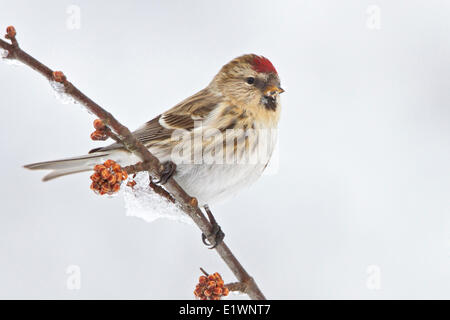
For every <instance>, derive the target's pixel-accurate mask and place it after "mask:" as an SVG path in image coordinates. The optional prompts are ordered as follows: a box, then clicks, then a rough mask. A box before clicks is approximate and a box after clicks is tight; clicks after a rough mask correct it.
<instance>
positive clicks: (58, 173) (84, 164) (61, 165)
mask: <svg viewBox="0 0 450 320" xmlns="http://www.w3.org/2000/svg"><path fill="white" fill-rule="evenodd" d="M108 155H109V153H107V152H96V153H93V154H87V155H84V156H80V157H74V158H67V159H61V160H53V161H45V162H37V163H32V164H27V165H25V166H24V167H25V168H27V169H31V170H52V171H51V172H50V173H49V174H47V175H46V176H45V177H44V178H43V179H42V180H43V181H49V180H52V179H55V178H58V177H62V176H66V175H69V174H73V173H79V172H84V171H90V170H92V169H93V167H94V166H95V165H96V164H99V163H101V162H103V161H104V160H106V157H107V156H108ZM103 159H104V160H103Z"/></svg>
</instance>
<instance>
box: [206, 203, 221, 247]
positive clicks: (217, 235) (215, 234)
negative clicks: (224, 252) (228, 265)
mask: <svg viewBox="0 0 450 320" xmlns="http://www.w3.org/2000/svg"><path fill="white" fill-rule="evenodd" d="M204 208H205V211H206V214H207V215H208V219H209V222H210V223H211V226H212V228H211V232H210V234H209V236H206V235H205V234H204V233H202V241H203V243H204V244H205V245H206V246H208V247H209V249H214V248H215V247H217V246H218V245H219V244H220V243H221V242H222V241H223V239H224V238H225V233H223V231H222V229H221V228H220V226H219V224H218V223H217V221H216V219H215V218H214V216H213V214H212V212H211V210H209V207H208V205H205V206H204ZM210 239H212V240H210Z"/></svg>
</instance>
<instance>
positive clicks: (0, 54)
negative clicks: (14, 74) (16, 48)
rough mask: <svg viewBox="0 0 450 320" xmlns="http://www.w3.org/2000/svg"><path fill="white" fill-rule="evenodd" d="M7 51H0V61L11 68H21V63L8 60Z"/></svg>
mask: <svg viewBox="0 0 450 320" xmlns="http://www.w3.org/2000/svg"><path fill="white" fill-rule="evenodd" d="M8 54H9V51H8V50H4V49H0V57H1V58H2V61H3V62H5V63H7V64H9V65H11V66H16V67H18V66H23V63H22V62H20V61H19V60H16V59H9V58H8Z"/></svg>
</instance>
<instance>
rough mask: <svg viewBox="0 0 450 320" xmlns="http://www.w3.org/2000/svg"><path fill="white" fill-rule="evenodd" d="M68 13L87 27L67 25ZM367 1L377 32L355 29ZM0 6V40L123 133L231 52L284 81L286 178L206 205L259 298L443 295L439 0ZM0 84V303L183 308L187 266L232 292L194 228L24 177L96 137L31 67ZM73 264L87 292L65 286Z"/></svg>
mask: <svg viewBox="0 0 450 320" xmlns="http://www.w3.org/2000/svg"><path fill="white" fill-rule="evenodd" d="M71 4H74V5H77V6H79V7H80V9H81V28H80V29H76V30H70V29H69V28H67V25H66V22H67V19H68V16H69V15H68V14H67V13H66V9H67V7H68V6H69V5H71ZM369 5H377V6H378V7H379V8H380V9H381V25H380V27H381V29H380V30H371V29H369V28H368V27H367V26H366V21H367V19H368V15H367V13H366V10H367V8H368V7H369ZM0 7H1V10H0V29H1V30H2V32H3V30H4V28H6V26H8V25H11V24H12V25H14V26H15V27H16V29H17V30H18V38H19V41H20V44H21V46H22V47H23V49H25V50H26V51H28V52H29V53H31V54H32V55H34V56H35V57H37V58H38V59H39V60H41V61H42V62H44V63H46V64H48V65H49V66H50V67H52V68H55V69H61V70H63V71H64V72H65V73H66V75H67V76H68V77H69V80H70V81H72V82H73V83H74V84H75V85H77V86H78V87H79V88H80V89H81V90H83V91H84V92H85V93H86V94H87V95H88V96H90V97H91V98H93V99H94V100H95V101H97V102H98V103H100V104H101V105H102V106H104V107H105V108H107V109H108V110H109V111H111V112H112V113H113V114H114V115H115V116H116V117H117V118H118V119H119V120H120V121H122V122H123V123H124V124H126V125H127V126H129V127H130V128H131V129H135V128H136V127H138V126H140V125H141V124H142V123H143V122H145V121H147V120H150V119H151V118H152V117H154V116H156V115H157V114H159V113H160V112H162V111H164V110H166V109H167V108H169V107H171V106H173V105H175V104H176V103H178V102H179V101H181V100H182V99H184V98H185V97H187V96H189V95H191V94H193V93H195V92H196V91H197V90H199V89H201V88H203V87H204V86H206V85H207V84H208V83H209V81H210V80H211V79H212V77H213V76H214V75H215V74H216V72H217V71H218V70H219V69H220V67H221V66H222V65H223V64H225V63H227V62H228V61H229V60H231V59H232V58H234V57H236V56H238V55H241V54H243V53H257V54H263V55H265V56H267V57H268V58H269V59H270V60H271V61H272V62H273V63H274V65H275V67H276V68H277V69H278V71H279V74H280V77H281V81H282V86H283V88H285V89H286V93H284V94H283V96H282V103H283V111H282V118H281V123H280V135H281V136H280V145H279V149H280V153H279V170H278V172H277V174H275V175H270V176H265V177H263V178H262V179H261V180H260V181H258V183H257V184H255V185H254V186H253V187H252V188H251V189H249V190H247V191H245V192H242V193H240V194H239V195H238V196H237V197H236V198H235V199H234V200H233V201H231V202H227V203H225V204H222V205H217V206H214V207H213V208H212V209H213V211H214V213H215V215H216V217H217V219H218V220H219V223H220V224H221V225H222V227H223V229H224V231H225V233H226V241H227V243H228V244H229V246H230V247H231V249H232V250H233V251H234V252H235V254H236V255H237V257H238V258H239V259H240V260H241V262H242V263H243V264H244V266H245V267H246V268H247V269H248V271H249V272H250V273H251V274H252V275H253V276H254V277H255V279H256V280H257V282H258V284H259V285H260V287H261V289H262V290H263V292H264V293H265V294H266V295H267V297H269V298H277V299H278V298H280V299H281V298H288V299H294V298H364V299H365V298H375V299H379V298H447V299H448V298H450V294H449V288H450V212H449V207H450V206H449V205H450V203H449V194H450V183H449V181H450V169H449V165H448V164H449V162H450V148H449V143H450V126H449V122H450V108H449V103H450V93H449V92H450V91H449V89H448V88H449V85H450V83H449V81H450V63H449V62H450V61H449V60H450V42H449V39H450V2H449V1H334V0H330V1H276V2H274V1H220V2H219V1H189V2H188V1H145V2H144V1H126V2H125V1H121V2H118V1H117V2H115V3H114V4H112V2H107V1H72V2H71V1H38V2H37V1H28V2H25V1H1V2H0ZM0 84H1V86H0V105H1V112H2V116H1V117H0V145H1V147H2V148H1V149H2V152H1V154H2V157H1V160H0V163H1V167H2V180H3V183H2V184H1V186H0V194H1V196H0V197H1V204H2V205H1V212H0V298H62V299H79V298H148V299H165V298H167V299H172V298H176V299H183V298H186V299H191V298H193V295H192V291H193V289H194V286H195V283H196V280H197V277H198V276H199V275H200V273H199V270H198V267H200V266H202V267H204V268H205V269H206V270H208V271H210V272H216V271H218V272H220V273H222V275H223V276H224V278H225V280H226V281H234V277H233V276H232V274H231V272H229V271H228V269H227V268H226V266H225V265H224V263H223V262H222V260H220V259H219V257H218V256H217V254H216V253H215V252H212V251H209V250H207V249H206V248H205V247H204V246H203V245H202V243H201V241H200V232H199V230H198V229H197V228H196V227H192V226H189V225H186V224H181V223H177V222H173V221H169V220H158V221H156V222H153V223H146V222H144V221H143V220H141V219H138V218H133V217H127V216H126V215H125V209H124V204H123V200H122V199H121V198H120V197H116V198H114V199H108V198H105V197H99V196H96V195H95V194H94V193H93V192H92V191H91V190H90V189H89V173H85V174H80V175H76V176H71V177H67V178H64V179H60V180H56V181H52V182H49V183H45V184H44V183H42V182H41V181H40V179H41V177H42V176H43V173H42V172H30V171H26V170H24V169H22V168H21V165H23V164H26V163H30V162H36V161H42V160H51V159H57V158H62V157H66V156H73V155H78V154H83V153H85V152H86V151H88V150H89V149H91V148H93V147H97V146H101V145H102V143H96V142H93V141H91V140H90V139H89V134H90V133H91V132H92V131H93V130H92V120H93V119H94V117H93V116H91V115H88V114H87V113H86V112H84V111H81V109H80V107H79V106H76V105H63V104H61V103H60V102H59V101H58V100H56V99H55V98H54V96H53V92H52V89H51V87H50V85H49V84H48V82H47V81H46V80H45V79H43V78H42V77H41V76H40V75H38V74H37V73H36V72H33V71H32V70H30V69H29V68H27V67H14V66H9V65H7V64H5V63H1V64H0ZM70 265H77V266H79V267H80V268H81V289H80V290H68V288H67V286H66V281H67V277H68V275H67V274H66V269H67V267H68V266H70ZM373 265H374V266H376V267H375V268H370V267H369V266H373ZM368 268H369V273H368ZM373 270H375V272H373ZM378 271H380V273H378ZM378 276H379V277H378ZM374 279H375V280H374ZM377 280H380V281H377ZM368 282H369V285H368ZM374 283H375V285H373V284H374ZM374 288H375V289H376V288H378V290H373V289H374Z"/></svg>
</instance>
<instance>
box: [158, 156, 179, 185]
mask: <svg viewBox="0 0 450 320" xmlns="http://www.w3.org/2000/svg"><path fill="white" fill-rule="evenodd" d="M176 170H177V165H176V164H175V163H174V162H172V161H166V162H164V163H163V169H162V170H161V176H160V177H159V180H158V181H155V183H156V184H160V185H164V184H166V182H167V181H169V179H170V178H172V176H173V174H174V173H175V171H176Z"/></svg>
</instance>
